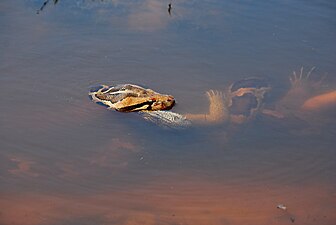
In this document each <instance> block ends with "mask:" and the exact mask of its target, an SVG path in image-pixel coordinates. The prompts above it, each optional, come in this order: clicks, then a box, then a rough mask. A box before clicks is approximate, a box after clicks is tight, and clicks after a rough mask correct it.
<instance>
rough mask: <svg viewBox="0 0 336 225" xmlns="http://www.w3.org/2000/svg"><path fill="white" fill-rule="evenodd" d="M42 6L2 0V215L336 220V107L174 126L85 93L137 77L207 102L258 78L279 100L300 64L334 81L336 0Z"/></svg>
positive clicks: (56, 219)
mask: <svg viewBox="0 0 336 225" xmlns="http://www.w3.org/2000/svg"><path fill="white" fill-rule="evenodd" d="M42 4H43V1H37V0H34V1H16V0H14V1H6V0H5V1H2V2H1V3H0V30H1V32H0V62H1V63H0V73H1V74H0V90H1V91H0V100H1V107H0V126H1V130H0V149H1V151H0V224H4V225H7V224H20V225H24V224H27V225H33V224H34V225H35V224H195V225H198V224H216V225H217V224H290V223H292V222H294V223H295V224H330V225H331V224H335V222H336V217H335V215H334V211H335V208H336V199H335V197H336V188H335V187H336V186H335V184H336V180H335V175H336V174H335V171H336V164H335V159H336V152H335V144H336V142H335V139H334V137H335V134H336V126H335V113H334V112H335V111H334V110H329V111H328V112H327V113H317V114H314V116H308V117H303V118H304V119H303V121H302V118H299V119H298V118H296V117H294V118H293V117H288V118H286V119H284V120H277V119H274V118H269V117H264V116H260V117H258V118H256V119H255V120H254V121H251V122H250V123H246V124H243V125H240V126H237V127H230V126H228V125H227V124H221V125H217V126H206V127H192V128H189V129H185V130H166V129H162V128H161V127H158V126H156V125H154V124H150V123H148V122H146V121H144V120H142V119H141V117H138V116H136V115H134V114H121V113H116V112H111V111H108V110H106V109H105V108H103V107H100V106H99V105H96V104H93V103H92V102H90V101H89V99H88V97H87V93H88V90H89V89H90V87H92V86H95V85H97V84H102V83H103V84H116V83H126V82H130V83H135V84H140V85H143V86H147V87H150V88H152V89H154V90H157V91H159V92H162V93H169V94H172V95H174V97H175V98H176V99H177V101H178V104H177V105H176V107H174V111H175V112H179V113H191V112H192V113H202V112H205V111H206V110H207V107H208V102H207V99H206V97H205V95H204V93H205V91H207V90H209V89H215V90H225V88H227V87H228V85H229V84H230V83H232V82H234V81H237V80H239V79H242V78H244V77H247V76H261V77H264V78H267V79H268V81H269V82H270V84H271V85H272V88H273V89H272V92H271V95H270V96H268V98H267V105H269V106H270V107H272V106H274V105H275V104H276V102H279V100H280V99H281V98H282V97H283V96H285V95H286V93H287V92H288V90H289V88H290V83H289V79H288V77H289V75H290V74H291V73H292V71H293V70H296V71H298V70H299V69H300V68H301V66H303V67H304V69H305V71H306V72H307V71H308V70H309V69H310V68H311V67H313V66H316V69H315V71H314V73H313V74H312V79H316V80H318V79H320V78H321V77H323V76H325V80H324V83H323V85H321V86H320V87H319V88H320V93H323V92H325V91H330V90H335V89H336V76H335V74H336V67H335V63H334V62H335V59H336V45H335V40H336V32H335V31H336V29H335V26H336V17H335V15H336V13H335V12H336V4H335V3H334V2H332V1H323V0H320V1H315V2H306V1H298V0H297V1H258V2H254V1H217V0H207V1H172V11H171V15H169V14H168V10H167V9H168V4H169V1H157V0H141V1H140V0H139V1H112V0H111V1H89V0H84V1H79V0H78V1H76V0H74V1H63V0H59V1H58V2H57V4H54V3H53V1H49V3H48V4H47V5H46V6H45V7H44V8H43V10H42V11H39V13H38V14H37V10H38V9H40V7H41V6H42ZM278 204H284V205H286V206H287V208H288V210H287V211H283V210H280V209H277V208H276V206H277V205H278Z"/></svg>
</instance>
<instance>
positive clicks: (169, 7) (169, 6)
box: [168, 3, 172, 16]
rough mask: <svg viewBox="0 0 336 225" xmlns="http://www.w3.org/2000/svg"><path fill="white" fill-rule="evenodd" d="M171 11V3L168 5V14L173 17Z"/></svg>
mask: <svg viewBox="0 0 336 225" xmlns="http://www.w3.org/2000/svg"><path fill="white" fill-rule="evenodd" d="M171 10H172V4H171V3H169V4H168V13H169V15H170V16H171Z"/></svg>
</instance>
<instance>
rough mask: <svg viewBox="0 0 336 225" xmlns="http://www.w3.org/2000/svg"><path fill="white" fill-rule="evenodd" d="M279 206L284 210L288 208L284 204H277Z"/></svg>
mask: <svg viewBox="0 0 336 225" xmlns="http://www.w3.org/2000/svg"><path fill="white" fill-rule="evenodd" d="M277 208H278V209H282V210H287V206H285V205H284V204H279V205H277Z"/></svg>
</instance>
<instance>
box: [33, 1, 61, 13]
mask: <svg viewBox="0 0 336 225" xmlns="http://www.w3.org/2000/svg"><path fill="white" fill-rule="evenodd" d="M49 1H50V0H46V1H45V2H43V5H42V6H41V7H40V9H38V10H37V12H36V14H39V13H40V12H41V11H42V10H43V9H44V7H46V5H47V4H48V3H49ZM53 1H54V5H56V4H57V3H58V0H53Z"/></svg>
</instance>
